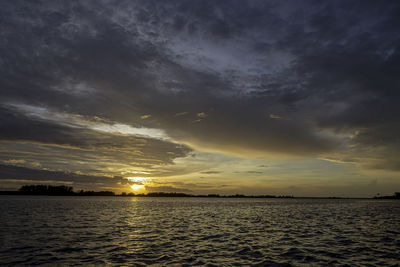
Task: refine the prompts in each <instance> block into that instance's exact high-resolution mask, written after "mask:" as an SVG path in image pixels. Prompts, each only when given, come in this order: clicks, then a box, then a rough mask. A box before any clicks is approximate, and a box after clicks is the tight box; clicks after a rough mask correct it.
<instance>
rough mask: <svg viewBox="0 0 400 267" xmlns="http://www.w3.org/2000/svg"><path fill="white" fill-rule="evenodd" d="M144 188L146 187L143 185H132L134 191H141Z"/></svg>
mask: <svg viewBox="0 0 400 267" xmlns="http://www.w3.org/2000/svg"><path fill="white" fill-rule="evenodd" d="M143 187H144V185H141V184H133V185H131V188H132V189H133V190H139V189H142V188H143Z"/></svg>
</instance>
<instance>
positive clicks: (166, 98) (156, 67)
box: [0, 0, 400, 197]
mask: <svg viewBox="0 0 400 267" xmlns="http://www.w3.org/2000/svg"><path fill="white" fill-rule="evenodd" d="M399 29H400V3H399V1H375V0H373V1H368V0H362V1H355V0H345V1H344V0H343V1H341V0H338V1H301V0H296V1H295V0H292V1H278V0H277V1H266V0H260V1H258V0H251V1H250V0H230V1H227V0H220V1H214V0H201V1H192V0H165V1H156V0H133V1H131V0H129V1H128V0H126V1H124V0H121V1H109V0H87V1H86V0H85V1H83V0H82V1H73V0H71V1H64V0H59V1H56V0H51V1H50V0H47V1H19V0H14V1H1V2H0V73H1V75H0V190H15V189H18V188H19V187H20V186H22V185H25V184H53V185H69V186H73V187H74V189H75V190H79V189H84V190H96V191H98V190H110V191H114V192H117V193H120V192H134V193H146V192H155V191H157V192H158V191H163V192H184V193H190V194H215V193H217V194H248V195H257V194H274V195H294V196H343V197H372V196H375V195H376V194H378V193H379V194H381V195H391V194H393V192H395V191H400V141H399V136H400V108H399V101H400V91H399V89H400V79H399V73H400V51H399V45H400V31H399Z"/></svg>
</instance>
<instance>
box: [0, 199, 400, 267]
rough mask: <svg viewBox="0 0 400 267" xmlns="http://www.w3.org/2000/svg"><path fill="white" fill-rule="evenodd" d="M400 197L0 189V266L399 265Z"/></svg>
mask: <svg viewBox="0 0 400 267" xmlns="http://www.w3.org/2000/svg"><path fill="white" fill-rule="evenodd" d="M399 263H400V201H396V200H327V199H216V198H122V197H45V196H43V197H42V196H0V265H2V266H4V265H40V264H48V265H90V264H94V265H118V266H135V265H152V264H154V265H168V266H169V265H177V266H181V265H190V266H191V265H209V266H212V265H215V266H232V265H258V266H291V265H293V266H310V265H311V266H327V265H329V266H336V265H338V266H342V265H346V264H347V265H349V266H391V265H395V266H398V264H399Z"/></svg>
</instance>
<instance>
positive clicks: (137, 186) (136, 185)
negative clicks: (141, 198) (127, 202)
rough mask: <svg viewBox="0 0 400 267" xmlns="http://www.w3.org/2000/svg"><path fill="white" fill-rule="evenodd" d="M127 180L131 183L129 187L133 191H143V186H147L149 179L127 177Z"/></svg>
mask: <svg viewBox="0 0 400 267" xmlns="http://www.w3.org/2000/svg"><path fill="white" fill-rule="evenodd" d="M128 180H129V181H131V182H132V183H133V184H132V185H131V188H132V190H134V191H142V190H144V189H145V184H148V183H149V182H150V179H149V178H146V177H128Z"/></svg>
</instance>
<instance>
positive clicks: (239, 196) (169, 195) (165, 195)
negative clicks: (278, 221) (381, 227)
mask: <svg viewBox="0 0 400 267" xmlns="http://www.w3.org/2000/svg"><path fill="white" fill-rule="evenodd" d="M161 193H163V192H161ZM0 195H7V196H71V197H74V196H75V197H98V196H102V197H140V198H142V197H144V198H154V197H167V198H183V197H188V198H258V199H260V198H269V199H274V198H275V199H370V200H372V199H376V200H387V199H399V198H396V197H395V196H383V197H295V196H262V195H261V196H259V195H256V196H247V195H238V196H237V195H218V196H215V195H213V196H209V195H189V194H185V195H180V193H177V194H174V193H166V194H158V193H157V194H152V193H149V194H126V195H122V194H114V195H106V194H101V193H100V194H96V192H95V193H94V194H90V195H85V194H79V193H74V194H34V193H32V194H27V193H21V192H19V191H0Z"/></svg>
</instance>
